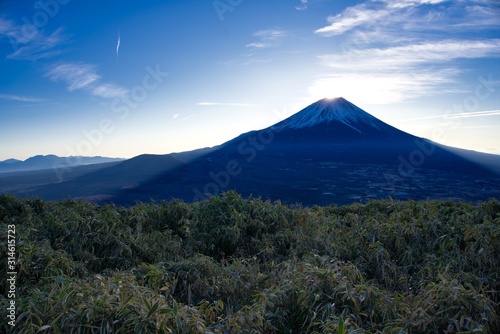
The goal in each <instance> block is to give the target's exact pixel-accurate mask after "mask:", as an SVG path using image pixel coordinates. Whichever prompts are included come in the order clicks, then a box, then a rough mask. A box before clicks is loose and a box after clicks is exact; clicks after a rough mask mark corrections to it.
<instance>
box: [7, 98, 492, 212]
mask: <svg viewBox="0 0 500 334" xmlns="http://www.w3.org/2000/svg"><path fill="white" fill-rule="evenodd" d="M497 171H500V156H496V155H488V154H482V153H478V152H472V151H467V150H461V149H456V148H451V147H447V146H444V145H439V144H437V143H434V142H432V141H430V140H427V139H424V138H419V137H415V136H413V135H411V134H408V133H406V132H403V131H401V130H398V129H397V128H395V127H392V126H390V125H388V124H386V123H384V122H382V121H381V120H379V119H377V118H375V117H374V116H372V115H370V114H368V113H367V112H365V111H363V110H362V109H360V108H358V107H356V106H355V105H354V104H352V103H350V102H349V101H347V100H345V99H343V98H337V99H323V100H320V101H318V102H316V103H313V104H311V105H310V106H308V107H306V108H305V109H303V110H301V111H300V112H298V113H296V114H295V115H292V116H290V117H289V118H287V119H285V120H283V121H281V122H279V123H277V124H275V125H273V126H271V127H268V128H266V129H262V130H258V131H251V132H248V133H244V134H242V135H240V136H238V137H236V138H234V139H232V140H230V141H228V142H226V143H224V144H222V145H219V146H216V147H213V148H210V149H203V150H198V151H192V152H184V153H177V154H170V155H164V156H149V155H145V156H139V157H136V158H133V159H130V160H127V161H124V162H121V163H119V164H117V165H114V166H110V167H109V168H103V169H99V170H96V171H94V172H92V173H88V174H86V175H83V176H81V177H76V178H73V179H71V180H69V181H66V182H61V183H58V184H49V185H46V186H41V187H36V188H35V189H34V190H33V191H31V192H30V195H37V196H41V197H43V198H47V199H58V198H67V197H68V196H70V197H76V198H83V199H87V200H93V201H97V202H114V203H117V204H124V205H129V204H133V203H135V202H136V201H138V200H140V201H149V200H150V199H155V200H163V199H166V200H170V199H172V198H180V199H182V200H185V201H188V202H191V201H197V200H201V199H204V198H206V197H207V196H210V195H215V194H218V193H219V192H221V191H227V190H236V191H238V192H239V193H241V194H243V195H244V196H249V195H253V196H262V197H263V198H270V199H272V200H281V201H283V202H286V203H297V202H300V203H302V204H304V205H314V204H319V205H328V204H332V203H336V204H346V203H350V202H353V201H366V200H369V199H374V198H387V197H389V196H391V197H393V198H396V199H415V200H417V199H428V198H429V199H461V200H468V201H477V200H484V199H488V198H490V197H500V178H499V175H498V173H497ZM0 181H1V180H0ZM1 189H2V188H1V182H0V191H1Z"/></svg>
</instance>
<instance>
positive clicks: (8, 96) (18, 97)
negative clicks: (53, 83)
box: [0, 94, 45, 103]
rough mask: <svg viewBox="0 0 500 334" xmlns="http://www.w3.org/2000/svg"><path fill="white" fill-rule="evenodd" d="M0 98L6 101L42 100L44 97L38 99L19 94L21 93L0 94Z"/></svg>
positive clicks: (34, 101)
mask: <svg viewBox="0 0 500 334" xmlns="http://www.w3.org/2000/svg"><path fill="white" fill-rule="evenodd" d="M0 100H7V101H18V102H33V103H36V102H44V101H45V100H44V99H40V98H37V97H32V96H21V95H12V94H0Z"/></svg>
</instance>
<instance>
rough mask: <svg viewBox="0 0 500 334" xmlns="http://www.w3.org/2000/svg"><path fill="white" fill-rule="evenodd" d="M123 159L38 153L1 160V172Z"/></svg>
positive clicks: (74, 165)
mask: <svg viewBox="0 0 500 334" xmlns="http://www.w3.org/2000/svg"><path fill="white" fill-rule="evenodd" d="M123 160H124V159H121V158H107V157H58V156H56V155H53V154H49V155H36V156H33V157H30V158H28V159H26V160H24V161H21V160H16V159H7V160H5V161H0V173H7V172H21V171H34V170H42V169H52V168H65V167H76V166H84V165H93V164H101V163H108V162H117V161H123Z"/></svg>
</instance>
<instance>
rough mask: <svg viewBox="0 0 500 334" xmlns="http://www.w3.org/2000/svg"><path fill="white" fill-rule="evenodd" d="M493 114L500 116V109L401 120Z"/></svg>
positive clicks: (411, 119)
mask: <svg viewBox="0 0 500 334" xmlns="http://www.w3.org/2000/svg"><path fill="white" fill-rule="evenodd" d="M491 116H500V110H486V111H473V112H462V113H456V114H442V115H433V116H425V117H417V118H408V119H403V120H400V121H401V122H406V121H418V120H423V119H433V118H437V119H454V118H471V117H491Z"/></svg>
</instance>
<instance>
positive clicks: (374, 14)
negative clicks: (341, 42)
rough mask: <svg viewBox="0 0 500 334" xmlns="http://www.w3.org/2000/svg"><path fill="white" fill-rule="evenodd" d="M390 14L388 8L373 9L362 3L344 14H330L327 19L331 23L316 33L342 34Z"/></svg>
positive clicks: (326, 34) (327, 34)
mask: <svg viewBox="0 0 500 334" xmlns="http://www.w3.org/2000/svg"><path fill="white" fill-rule="evenodd" d="M390 14H391V12H390V11H389V10H387V9H381V10H372V9H368V8H367V7H366V5H365V4H361V5H359V6H355V7H349V8H347V9H346V10H345V11H344V12H343V13H342V14H338V15H336V16H329V17H328V19H327V20H328V22H329V23H330V24H329V25H328V26H326V27H323V28H320V29H317V30H315V31H314V33H316V34H319V35H324V36H335V35H340V34H343V33H345V32H346V31H349V30H351V29H353V28H355V27H358V26H361V25H363V24H366V23H369V22H370V23H372V22H374V21H379V20H381V19H383V18H385V17H387V16H389V15H390Z"/></svg>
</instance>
